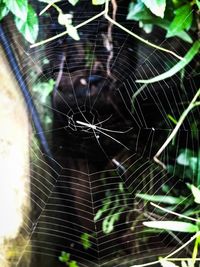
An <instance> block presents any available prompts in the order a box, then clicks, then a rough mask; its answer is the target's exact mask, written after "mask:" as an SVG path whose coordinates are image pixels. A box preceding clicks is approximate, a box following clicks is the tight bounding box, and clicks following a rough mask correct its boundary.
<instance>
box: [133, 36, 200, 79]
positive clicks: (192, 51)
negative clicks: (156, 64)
mask: <svg viewBox="0 0 200 267" xmlns="http://www.w3.org/2000/svg"><path fill="white" fill-rule="evenodd" d="M199 48H200V41H196V42H194V44H193V46H192V47H191V48H190V50H189V51H188V52H187V54H186V55H185V57H184V59H183V60H181V61H179V62H178V63H177V64H176V65H175V66H173V67H172V68H171V69H170V70H168V71H166V72H164V73H162V74H160V75H158V76H156V77H153V78H151V79H148V80H136V82H137V83H155V82H159V81H162V80H165V79H167V78H169V77H172V76H173V75H175V74H176V73H177V72H179V71H180V70H181V69H183V68H184V67H185V66H186V65H187V64H188V63H189V62H190V61H191V60H192V59H193V58H194V56H195V55H196V54H197V53H198V52H199Z"/></svg>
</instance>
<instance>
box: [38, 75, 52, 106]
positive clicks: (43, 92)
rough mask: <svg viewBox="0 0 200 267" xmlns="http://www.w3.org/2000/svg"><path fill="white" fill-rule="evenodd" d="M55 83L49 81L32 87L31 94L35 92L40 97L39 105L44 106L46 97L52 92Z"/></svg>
mask: <svg viewBox="0 0 200 267" xmlns="http://www.w3.org/2000/svg"><path fill="white" fill-rule="evenodd" d="M54 85H55V81H54V80H53V79H50V80H49V81H48V82H38V83H36V84H34V86H33V92H37V93H38V94H39V95H40V99H41V103H42V104H45V103H46V101H47V97H48V96H49V95H50V93H51V92H52V91H53V88H54Z"/></svg>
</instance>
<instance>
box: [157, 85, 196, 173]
mask: <svg viewBox="0 0 200 267" xmlns="http://www.w3.org/2000/svg"><path fill="white" fill-rule="evenodd" d="M199 96H200V88H199V90H198V91H197V93H196V94H195V96H194V97H193V99H192V101H191V102H190V104H189V106H188V107H187V108H186V110H184V112H183V113H182V115H181V117H180V119H179V120H178V122H177V124H176V127H175V128H174V130H173V131H172V132H171V134H170V136H169V137H168V138H167V140H166V141H165V142H164V144H163V145H162V146H161V148H160V149H159V150H158V152H157V153H156V155H155V156H154V158H153V159H154V161H155V162H157V163H158V164H160V165H161V166H162V167H163V168H164V169H166V166H165V164H164V163H162V162H161V161H160V160H159V159H158V157H159V156H160V155H161V153H162V152H163V151H164V150H165V148H166V147H167V146H168V145H169V143H170V142H171V140H172V139H173V138H174V136H175V135H176V134H177V132H178V130H179V128H180V127H181V125H182V124H183V121H184V120H185V118H186V117H187V115H188V114H189V112H190V111H191V110H192V109H193V108H194V107H196V106H197V103H199V102H196V100H197V98H198V97H199ZM198 105H199V104H198Z"/></svg>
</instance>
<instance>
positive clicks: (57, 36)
mask: <svg viewBox="0 0 200 267" xmlns="http://www.w3.org/2000/svg"><path fill="white" fill-rule="evenodd" d="M104 14H105V11H102V12H100V13H99V14H97V15H95V16H93V17H91V18H89V19H87V20H85V21H83V22H82V23H80V24H78V25H76V26H75V27H74V28H75V29H78V28H81V27H83V26H85V25H87V24H88V23H90V22H91V21H93V20H95V19H97V18H99V17H101V16H102V15H104ZM67 33H68V31H67V30H66V31H64V32H61V33H59V34H57V35H54V36H53V37H51V38H48V39H46V40H43V41H41V42H38V43H36V44H33V45H31V46H30V48H33V47H37V46H40V45H43V44H46V43H49V42H51V41H53V40H56V39H58V38H60V37H62V36H64V35H66V34H67Z"/></svg>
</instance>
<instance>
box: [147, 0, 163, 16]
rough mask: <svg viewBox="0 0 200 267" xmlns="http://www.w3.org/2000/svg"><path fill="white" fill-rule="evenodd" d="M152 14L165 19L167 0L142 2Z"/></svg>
mask: <svg viewBox="0 0 200 267" xmlns="http://www.w3.org/2000/svg"><path fill="white" fill-rule="evenodd" d="M142 2H143V3H144V4H145V5H146V7H148V8H149V9H150V10H151V12H152V13H153V14H154V15H156V16H157V17H161V18H164V13H165V8H166V0H142Z"/></svg>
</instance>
